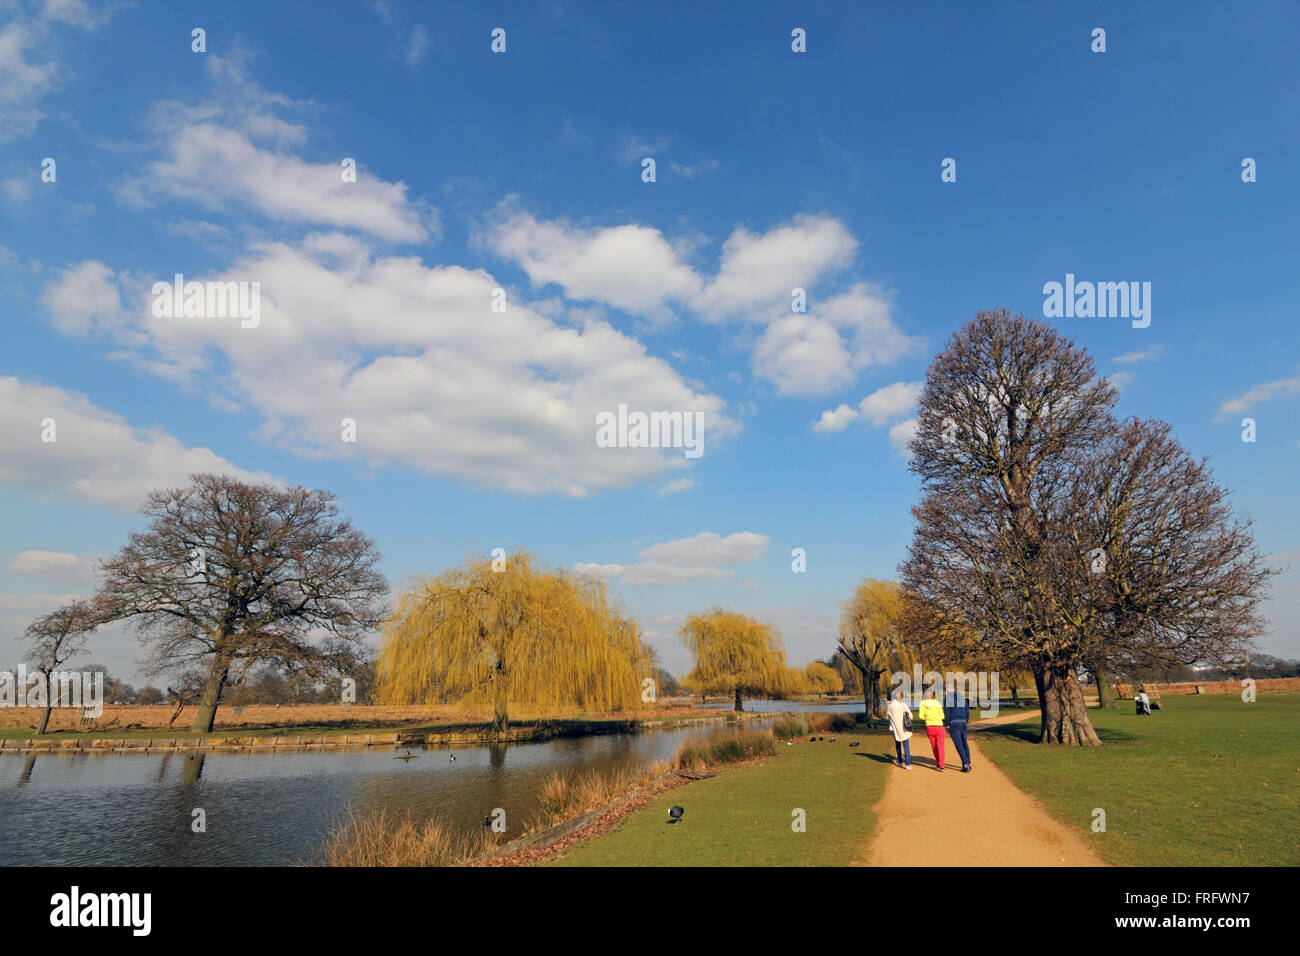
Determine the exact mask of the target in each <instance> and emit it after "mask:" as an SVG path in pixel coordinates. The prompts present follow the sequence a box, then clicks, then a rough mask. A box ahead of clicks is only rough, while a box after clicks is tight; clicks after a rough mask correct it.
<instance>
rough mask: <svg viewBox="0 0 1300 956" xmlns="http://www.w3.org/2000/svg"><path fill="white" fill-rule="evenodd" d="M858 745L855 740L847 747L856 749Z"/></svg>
mask: <svg viewBox="0 0 1300 956" xmlns="http://www.w3.org/2000/svg"><path fill="white" fill-rule="evenodd" d="M858 743H859V741H856V740H855V741H853V743H851V744H849V746H850V747H856V746H857V745H858Z"/></svg>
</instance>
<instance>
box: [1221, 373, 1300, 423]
mask: <svg viewBox="0 0 1300 956" xmlns="http://www.w3.org/2000/svg"><path fill="white" fill-rule="evenodd" d="M1290 395H1300V377H1295V378H1279V379H1276V380H1275V381H1272V382H1266V383H1265V384H1263V385H1256V386H1255V387H1254V388H1251V389H1249V390H1247V391H1246V392H1243V393H1242V394H1241V395H1238V396H1237V397H1236V398H1231V399H1228V401H1226V402H1224V403H1223V404H1222V405H1220V406H1219V414H1218V415H1217V416H1215V419H1214V420H1215V421H1216V422H1221V421H1223V420H1224V419H1225V418H1227V417H1228V416H1229V415H1240V414H1242V413H1243V412H1248V411H1250V409H1251V408H1253V407H1254V406H1256V405H1262V404H1263V403H1264V402H1271V401H1273V400H1274V399H1277V398H1286V397H1287V396H1290Z"/></svg>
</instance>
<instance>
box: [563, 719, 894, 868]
mask: <svg viewBox="0 0 1300 956" xmlns="http://www.w3.org/2000/svg"><path fill="white" fill-rule="evenodd" d="M822 736H825V737H826V738H827V739H826V741H825V742H822V743H813V744H810V743H808V742H807V740H806V739H805V740H802V741H798V742H795V743H794V745H793V746H790V747H787V746H785V744H784V743H783V742H778V743H777V754H776V756H775V757H771V758H768V760H767V761H766V762H765V763H763V764H760V765H757V766H748V767H732V768H730V769H726V770H723V771H722V772H721V773H720V774H719V775H718V776H716V777H711V778H709V779H707V780H700V781H697V782H695V783H689V784H687V785H685V786H683V787H678V788H677V789H675V790H672V791H669V792H668V793H666V794H664V795H662V796H661V797H659V798H657V799H656V800H654V801H652V802H650V803H649V804H647V805H646V806H645V807H643V808H642V809H641V810H638V811H637V812H636V813H633V814H631V815H630V816H628V817H627V818H626V819H624V820H623V821H622V822H621V823H620V824H619V826H618V828H617V829H615V830H613V831H611V832H610V833H608V834H606V835H605V836H602V837H599V838H597V839H595V840H591V841H588V842H586V843H583V844H580V845H579V846H577V847H575V848H574V849H573V850H571V851H569V853H567V854H566V855H565V856H564V857H562V858H560V859H558V860H555V861H552V862H551V863H549V864H547V865H551V866H846V865H848V863H849V862H850V861H851V860H852V859H853V858H854V857H855V856H856V855H857V854H858V853H859V852H861V851H862V849H863V847H864V846H865V845H866V843H867V840H868V839H869V838H870V836H871V832H872V829H873V828H874V826H875V822H876V821H875V816H874V814H873V813H872V808H873V807H874V806H875V805H876V802H877V801H878V800H879V799H880V795H881V793H882V792H883V790H884V786H885V774H886V773H887V772H888V771H889V770H890V769H891V768H890V765H889V764H888V763H885V762H882V761H880V760H873V759H870V758H869V757H868V756H867V754H868V753H878V752H879V751H880V750H881V747H882V744H881V741H880V739H879V738H880V737H881V736H882V734H880V733H867V732H865V731H849V732H847V733H836V734H835V735H834V736H835V738H836V742H835V743H833V744H832V743H830V737H831V734H824V735H822ZM873 738H875V739H873ZM853 741H860V742H861V746H859V747H850V746H849V743H850V742H853ZM674 804H679V805H680V806H682V807H683V808H685V810H686V813H685V815H684V817H683V818H682V822H681V823H678V824H673V825H669V824H668V823H666V822H665V821H667V820H668V808H669V807H671V806H673V805H674ZM795 808H802V809H803V810H804V811H805V813H806V820H807V823H806V832H804V833H796V832H794V831H793V830H792V829H791V824H792V823H793V822H794V819H795V818H794V817H793V816H792V811H793V810H794V809H795Z"/></svg>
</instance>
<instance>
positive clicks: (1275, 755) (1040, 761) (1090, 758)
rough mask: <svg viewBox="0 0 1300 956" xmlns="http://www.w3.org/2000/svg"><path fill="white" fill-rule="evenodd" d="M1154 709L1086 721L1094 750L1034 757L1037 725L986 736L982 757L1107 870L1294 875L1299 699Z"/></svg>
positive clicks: (1126, 707) (1177, 702)
mask: <svg viewBox="0 0 1300 956" xmlns="http://www.w3.org/2000/svg"><path fill="white" fill-rule="evenodd" d="M1161 703H1162V704H1163V709H1162V710H1159V711H1156V712H1155V713H1154V714H1152V715H1151V716H1150V717H1138V716H1137V715H1136V714H1135V713H1134V712H1133V703H1132V701H1123V702H1121V706H1120V709H1119V710H1092V711H1090V712H1089V716H1090V717H1091V718H1092V722H1093V726H1095V727H1096V728H1097V733H1098V734H1099V735H1100V737H1101V738H1102V741H1103V745H1102V746H1101V747H1085V748H1054V747H1043V746H1039V745H1037V744H1034V743H1033V742H1032V741H1033V740H1035V739H1036V738H1037V735H1038V724H1037V722H1036V721H1030V722H1028V724H1027V725H1026V724H1009V725H1006V726H1003V727H997V728H989V729H988V730H986V731H984V732H982V733H981V734H980V735H979V738H978V741H979V746H980V747H981V748H982V749H983V751H984V753H985V754H986V755H987V756H988V757H989V758H990V759H992V760H993V761H994V762H995V763H997V765H998V766H999V767H1001V768H1002V769H1003V770H1004V771H1006V773H1007V774H1008V775H1009V776H1010V777H1011V779H1012V780H1013V781H1015V783H1016V784H1017V786H1019V787H1020V788H1021V789H1023V790H1025V791H1027V792H1028V793H1031V794H1033V795H1034V796H1036V797H1038V798H1039V800H1041V801H1042V802H1043V804H1044V805H1045V806H1046V807H1047V808H1048V810H1049V811H1050V812H1051V813H1052V814H1053V815H1054V816H1055V817H1057V818H1058V819H1059V820H1061V821H1062V822H1063V823H1065V824H1067V825H1068V826H1071V827H1074V828H1076V829H1079V830H1081V831H1085V832H1088V833H1089V836H1090V837H1091V838H1092V839H1091V843H1092V845H1093V846H1095V847H1096V848H1097V851H1098V852H1099V853H1100V854H1101V855H1102V856H1103V858H1104V859H1106V860H1107V861H1109V862H1111V863H1115V864H1118V865H1122V866H1135V865H1157V866H1261V865H1288V866H1295V865H1297V864H1300V836H1298V834H1300V694H1264V695H1260V697H1259V699H1258V700H1257V701H1256V702H1255V703H1252V704H1246V703H1243V702H1242V701H1241V699H1240V698H1239V697H1232V696H1228V695H1222V696H1219V695H1215V696H1205V697H1174V696H1168V697H1163V698H1162V699H1161ZM1096 808H1100V809H1103V810H1105V812H1106V832H1105V833H1104V834H1096V835H1093V834H1092V833H1091V827H1092V821H1093V810H1094V809H1096Z"/></svg>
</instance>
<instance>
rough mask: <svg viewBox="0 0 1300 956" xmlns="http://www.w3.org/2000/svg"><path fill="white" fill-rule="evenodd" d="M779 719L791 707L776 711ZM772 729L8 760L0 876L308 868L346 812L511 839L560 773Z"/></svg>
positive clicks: (1, 767) (1, 794)
mask: <svg viewBox="0 0 1300 956" xmlns="http://www.w3.org/2000/svg"><path fill="white" fill-rule="evenodd" d="M747 706H748V703H747ZM840 706H841V708H842V709H845V710H849V709H851V707H850V706H849V705H847V704H845V705H840ZM860 707H861V705H859V708H860ZM755 709H757V708H755ZM781 709H783V710H794V709H797V708H796V707H795V706H792V705H790V704H789V703H788V702H782V703H781ZM766 723H767V722H765V721H762V720H757V721H747V722H746V723H745V724H744V725H735V724H727V723H722V722H712V721H711V722H708V723H706V724H703V725H700V724H695V725H686V726H680V727H671V728H663V729H649V730H643V731H641V732H640V733H634V734H606V735H601V736H592V737H566V738H557V739H554V740H548V741H539V742H532V743H509V744H492V745H480V746H466V747H431V748H428V749H421V748H410V749H411V752H412V753H414V754H416V757H415V758H414V759H412V760H406V761H404V760H398V759H395V758H394V755H395V753H397V752H398V751H396V750H394V749H393V748H390V747H369V748H364V749H351V750H320V751H311V750H302V751H296V752H280V753H259V752H256V751H245V752H230V753H209V754H206V755H203V756H199V755H190V754H185V753H171V754H165V753H150V754H130V753H125V754H91V753H81V754H40V755H33V754H5V755H3V756H0V866H34V865H68V864H75V865H82V866H94V865H116V866H279V865H285V864H289V863H295V862H304V861H307V860H310V859H312V858H313V857H314V856H315V855H317V854H318V852H319V850H320V848H321V845H322V844H323V842H324V840H325V836H326V834H328V832H329V830H330V829H331V827H332V826H334V825H335V824H336V823H337V822H338V821H339V820H340V819H342V818H344V817H345V816H346V813H347V810H348V808H349V807H351V808H352V809H354V810H357V811H361V812H364V811H369V810H375V809H379V808H384V809H387V810H389V811H392V812H395V813H397V814H398V815H401V814H403V813H405V812H407V811H411V812H413V813H414V814H416V815H418V816H419V817H420V818H428V817H433V816H441V817H443V818H444V819H446V820H447V821H449V822H450V823H453V824H455V825H457V826H462V827H466V828H470V827H481V826H482V824H483V819H484V817H486V816H488V815H490V814H492V813H493V811H494V810H495V809H497V808H501V809H503V810H505V814H506V825H507V830H506V836H507V838H513V837H516V836H519V835H520V834H521V832H522V827H523V824H524V822H525V821H526V819H527V818H528V817H529V816H530V815H531V814H532V813H533V812H534V811H535V810H536V809H537V799H536V795H537V792H538V790H539V788H540V787H541V785H542V782H543V780H544V779H545V778H546V776H547V775H548V774H550V773H552V772H553V771H556V770H575V771H584V770H602V771H605V770H611V769H614V768H616V767H618V766H620V765H636V764H641V763H645V762H647V761H651V760H667V759H669V758H671V757H672V755H673V754H674V753H675V752H676V751H677V748H678V747H679V746H680V745H681V744H682V743H683V741H685V740H686V738H687V737H690V736H691V735H693V734H701V733H713V732H734V731H735V729H736V728H737V727H738V726H746V727H754V726H764V725H765V724H766ZM403 749H405V748H403ZM452 757H454V758H455V759H454V760H453V759H452ZM200 808H201V809H202V810H203V811H204V813H205V816H206V823H207V832H206V833H193V832H191V829H190V826H191V820H192V812H193V811H194V810H195V809H200Z"/></svg>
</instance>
